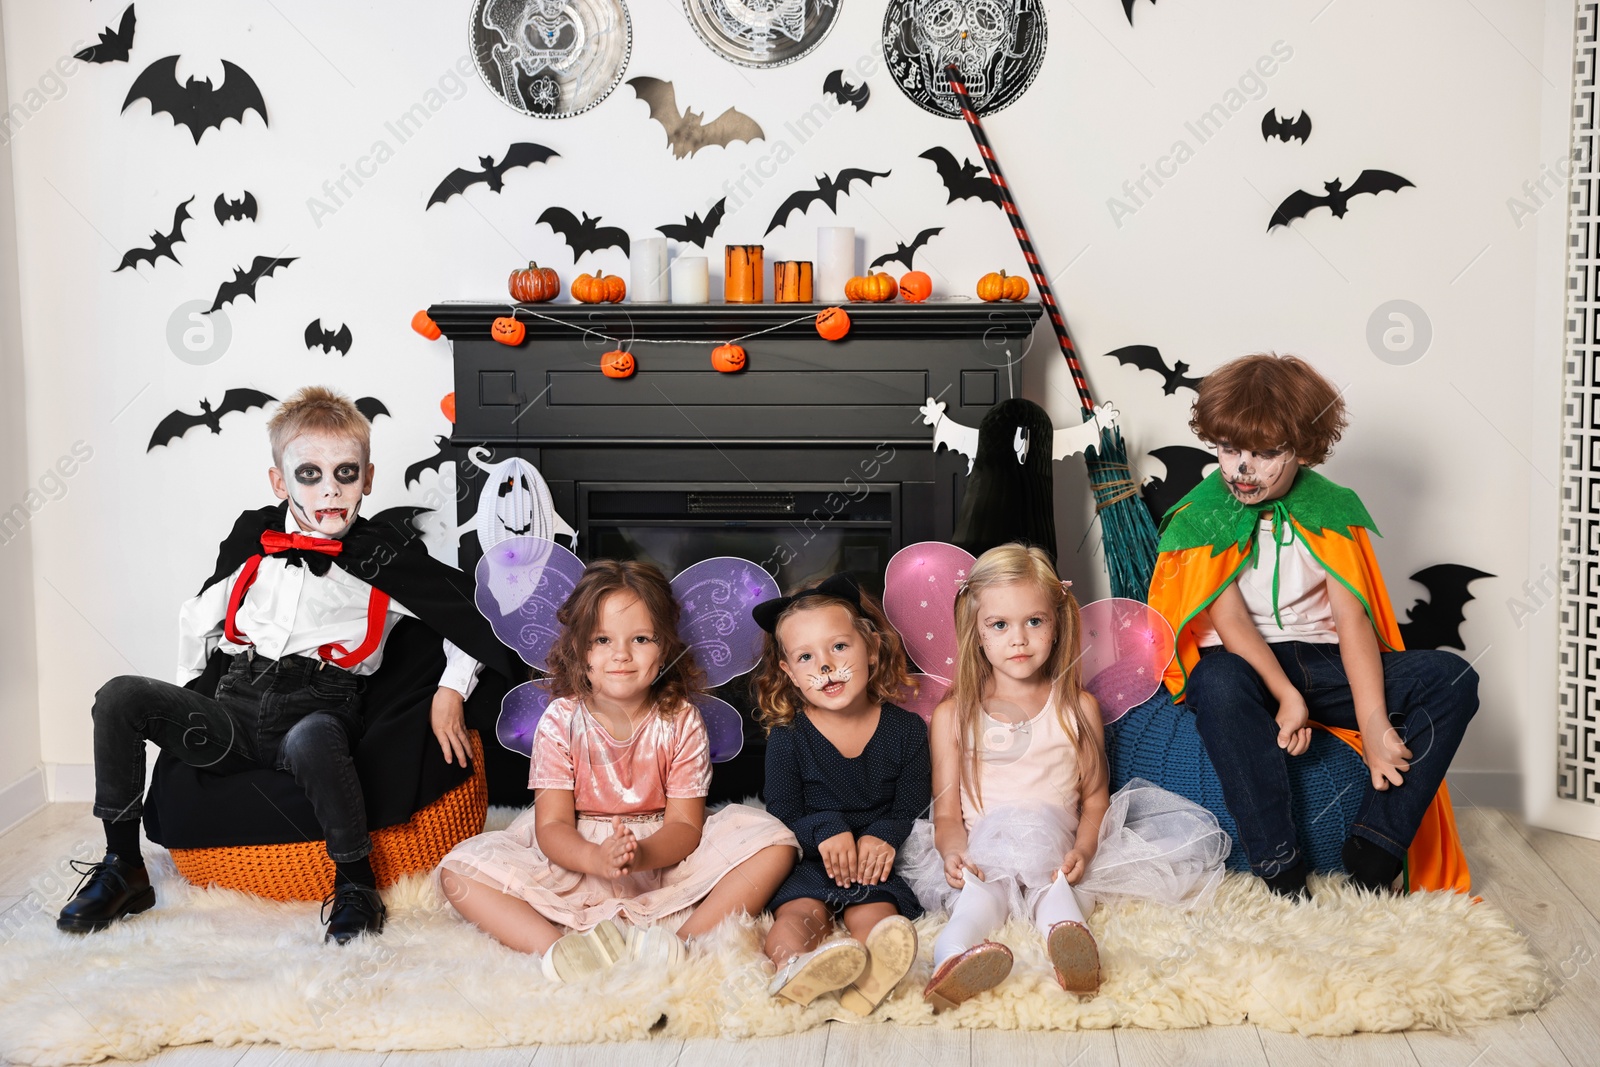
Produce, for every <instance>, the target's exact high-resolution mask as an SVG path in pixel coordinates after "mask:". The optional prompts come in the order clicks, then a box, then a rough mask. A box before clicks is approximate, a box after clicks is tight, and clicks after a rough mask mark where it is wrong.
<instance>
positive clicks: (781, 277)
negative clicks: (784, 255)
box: [772, 259, 811, 304]
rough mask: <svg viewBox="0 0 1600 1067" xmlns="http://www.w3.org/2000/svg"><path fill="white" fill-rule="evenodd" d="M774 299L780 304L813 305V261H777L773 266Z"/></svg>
mask: <svg viewBox="0 0 1600 1067" xmlns="http://www.w3.org/2000/svg"><path fill="white" fill-rule="evenodd" d="M772 299H773V300H774V301H776V302H777V303H779V304H809V303H811V261H810V260H808V259H780V260H775V261H774V262H773V264H772Z"/></svg>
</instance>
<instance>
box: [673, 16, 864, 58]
mask: <svg viewBox="0 0 1600 1067" xmlns="http://www.w3.org/2000/svg"><path fill="white" fill-rule="evenodd" d="M842 2H843V0H684V2H683V9H684V12H685V14H686V15H687V16H688V18H689V24H690V25H692V26H693V27H694V29H695V32H696V33H698V34H699V35H700V39H701V40H702V41H704V42H705V43H706V45H707V47H709V48H710V49H711V50H712V51H713V52H715V53H717V55H719V56H721V57H722V58H723V59H726V60H727V61H728V62H730V63H737V64H739V65H740V66H741V67H781V66H783V65H784V64H785V63H793V62H794V61H795V60H797V59H799V58H800V57H801V56H803V55H805V54H806V53H807V52H809V51H811V50H812V49H813V48H815V47H816V46H817V45H819V44H821V43H822V39H823V38H824V37H826V36H827V35H828V31H829V30H831V29H832V28H833V22H834V19H835V18H836V17H837V16H838V14H839V5H840V3H842Z"/></svg>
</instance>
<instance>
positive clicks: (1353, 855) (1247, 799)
mask: <svg viewBox="0 0 1600 1067" xmlns="http://www.w3.org/2000/svg"><path fill="white" fill-rule="evenodd" d="M1344 426H1345V410H1344V401H1343V400H1342V399H1341V398H1340V396H1339V393H1338V391H1337V390H1336V389H1335V388H1334V387H1333V385H1332V384H1331V383H1329V382H1328V380H1327V379H1325V378H1323V377H1322V376H1321V375H1320V374H1318V373H1317V372H1316V371H1315V370H1314V369H1312V367H1311V366H1310V365H1309V364H1307V363H1305V362H1304V361H1303V360H1300V359H1297V358H1295V357H1293V356H1282V357H1280V356H1273V355H1254V356H1247V357H1245V358H1243V359H1239V360H1235V361H1234V362H1232V363H1229V364H1227V365H1225V366H1223V367H1222V368H1220V369H1219V370H1217V371H1215V372H1214V373H1212V374H1211V375H1209V376H1207V377H1206V378H1205V380H1204V382H1203V383H1202V384H1201V386H1200V389H1199V399H1198V400H1196V402H1195V405H1194V410H1193V413H1192V415H1191V418H1190V428H1191V429H1193V430H1194V432H1195V434H1196V436H1198V437H1199V438H1200V439H1201V440H1202V441H1205V442H1207V443H1208V444H1213V445H1215V446H1216V449H1217V458H1218V461H1219V463H1220V468H1219V469H1218V470H1217V471H1215V472H1213V473H1212V474H1211V475H1210V476H1208V477H1207V478H1205V479H1204V480H1203V481H1201V483H1200V484H1199V485H1198V486H1196V487H1195V488H1194V490H1193V491H1191V492H1190V493H1189V494H1188V495H1187V496H1185V497H1184V498H1183V499H1182V500H1180V501H1179V502H1178V503H1177V504H1175V505H1173V507H1172V509H1171V510H1170V511H1168V512H1167V514H1166V517H1165V518H1164V519H1163V520H1162V523H1161V542H1160V556H1159V558H1158V559H1157V562H1156V570H1155V575H1154V577H1153V578H1152V580H1151V584H1150V606H1151V607H1153V608H1155V609H1156V610H1157V611H1159V612H1160V613H1161V614H1162V615H1163V616H1164V617H1165V618H1166V619H1167V621H1168V622H1169V623H1170V624H1171V625H1172V629H1173V632H1174V633H1176V634H1177V655H1176V656H1175V657H1174V658H1173V662H1172V664H1171V665H1170V666H1169V667H1168V669H1167V675H1166V684H1167V688H1168V689H1169V690H1170V691H1171V693H1172V695H1173V698H1174V699H1175V700H1178V701H1183V702H1185V703H1186V704H1187V706H1188V707H1189V709H1190V710H1191V711H1192V712H1193V713H1194V715H1195V719H1196V725H1197V727H1198V729H1199V733H1200V737H1201V740H1202V741H1203V742H1204V744H1205V747H1206V752H1207V753H1208V755H1209V756H1210V757H1211V762H1212V764H1213V765H1214V766H1215V767H1216V770H1217V775H1218V777H1219V778H1220V779H1221V781H1222V789H1223V795H1224V797H1225V799H1226V800H1227V804H1228V810H1229V811H1230V812H1231V813H1232V814H1233V817H1234V819H1235V821H1237V823H1238V825H1239V836H1240V838H1241V839H1242V843H1243V845H1244V849H1245V853H1246V855H1247V856H1248V858H1249V860H1250V869H1251V870H1252V871H1253V872H1254V873H1255V874H1256V875H1258V876H1259V877H1261V878H1262V879H1263V880H1265V881H1266V883H1267V885H1268V886H1269V887H1270V888H1272V889H1273V890H1274V891H1275V892H1278V893H1281V894H1284V895H1286V896H1290V897H1293V898H1296V899H1304V898H1305V897H1306V896H1307V895H1308V891H1307V889H1306V874H1307V866H1306V862H1305V859H1304V857H1303V856H1302V853H1301V850H1300V847H1299V844H1298V842H1297V840H1296V836H1295V826H1294V821H1293V819H1292V817H1291V815H1290V806H1289V804H1290V791H1289V774H1288V760H1290V759H1292V758H1294V757H1296V756H1298V755H1300V754H1302V753H1303V752H1305V751H1306V749H1307V748H1308V747H1309V746H1310V743H1311V727H1312V726H1316V727H1320V728H1323V729H1327V730H1330V731H1331V732H1333V733H1334V734H1336V735H1337V736H1339V737H1340V738H1341V739H1342V740H1344V741H1346V742H1347V743H1348V744H1350V745H1351V746H1352V747H1353V748H1355V749H1356V750H1357V751H1358V752H1360V753H1361V756H1362V759H1363V761H1364V762H1365V763H1366V765H1367V769H1368V771H1369V772H1370V775H1371V782H1370V783H1369V785H1368V788H1367V790H1366V796H1365V797H1364V798H1363V801H1362V804H1361V808H1360V810H1359V812H1358V814H1357V816H1356V820H1355V823H1354V824H1353V825H1352V826H1351V827H1350V829H1349V833H1348V836H1347V837H1346V839H1345V842H1344V848H1343V853H1342V858H1343V861H1344V866H1345V869H1346V870H1347V871H1348V872H1349V873H1350V877H1351V880H1352V882H1353V883H1354V884H1356V885H1358V886H1361V887H1364V888H1367V889H1371V890H1374V891H1377V890H1383V889H1387V888H1388V887H1390V886H1391V885H1392V884H1393V883H1394V881H1395V879H1396V878H1397V877H1399V875H1400V874H1401V872H1402V870H1406V871H1407V874H1408V879H1407V881H1408V883H1409V885H1410V887H1411V888H1413V889H1443V888H1451V889H1455V890H1458V891H1462V892H1465V891H1466V890H1467V888H1468V886H1469V876H1468V872H1467V865H1466V860H1465V857H1464V856H1463V855H1462V853H1461V845H1460V842H1459V840H1458V838H1457V836H1456V831H1455V821H1454V817H1453V815H1452V813H1451V809H1450V798H1449V792H1448V790H1447V789H1446V787H1445V784H1444V775H1445V770H1446V769H1447V768H1448V767H1449V765H1450V760H1451V758H1452V757H1453V756H1454V755H1455V751H1456V748H1457V746H1458V745H1459V744H1460V742H1461V738H1462V735H1463V734H1464V733H1465V732H1466V728H1467V724H1468V722H1469V721H1471V718H1472V715H1473V713H1474V712H1475V711H1477V708H1478V677H1477V675H1476V674H1475V673H1474V672H1473V670H1472V668H1471V667H1470V666H1469V665H1468V664H1467V663H1465V662H1464V661H1463V660H1462V659H1461V658H1460V657H1459V656H1456V655H1454V654H1452V653H1449V652H1443V651H1434V650H1424V651H1413V652H1406V651H1403V650H1402V645H1401V640H1400V632H1399V628H1398V626H1397V625H1396V622H1395V616H1394V609H1393V607H1392V606H1391V605H1390V603H1389V594H1388V591H1387V590H1386V589H1385V588H1384V584H1383V576H1382V574H1381V573H1380V572H1379V570H1378V562H1377V559H1376V558H1375V557H1374V555H1373V552H1372V545H1371V542H1370V540H1369V537H1368V531H1371V532H1372V533H1376V532H1377V527H1376V526H1374V525H1373V522H1372V518H1371V516H1369V515H1368V514H1367V510H1366V508H1365V507H1364V506H1362V503H1361V500H1360V498H1359V497H1357V496H1356V494H1355V493H1354V492H1352V491H1351V490H1349V489H1346V488H1344V487H1343V486H1340V485H1337V484H1335V483H1334V482H1332V481H1330V480H1329V479H1327V478H1325V477H1323V476H1322V475H1320V474H1318V473H1317V472H1316V471H1314V470H1312V469H1311V468H1312V467H1314V466H1316V465H1317V464H1319V463H1321V462H1322V461H1323V460H1324V459H1325V458H1326V457H1327V454H1328V452H1329V450H1330V449H1331V448H1332V446H1333V444H1334V443H1335V442H1336V441H1337V440H1338V439H1339V437H1340V435H1341V433H1342V432H1343V429H1344ZM1408 863H1409V866H1408Z"/></svg>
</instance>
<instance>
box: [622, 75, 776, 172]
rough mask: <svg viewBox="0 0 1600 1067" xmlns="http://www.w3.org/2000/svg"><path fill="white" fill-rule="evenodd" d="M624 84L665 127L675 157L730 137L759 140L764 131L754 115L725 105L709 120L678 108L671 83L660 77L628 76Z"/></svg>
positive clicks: (723, 143)
mask: <svg viewBox="0 0 1600 1067" xmlns="http://www.w3.org/2000/svg"><path fill="white" fill-rule="evenodd" d="M628 85H629V87H630V88H632V89H633V91H634V92H635V93H637V94H638V96H639V99H640V100H643V101H644V102H645V103H647V104H649V105H650V117H651V118H653V119H655V120H656V121H657V122H659V123H661V128H662V129H664V130H666V131H667V144H668V145H669V146H670V147H671V148H672V154H673V156H675V157H676V158H678V159H682V158H683V157H684V156H692V155H694V154H695V153H696V152H698V151H700V149H702V148H705V147H706V146H707V145H721V146H723V147H724V148H726V147H727V146H728V145H730V144H732V143H733V142H734V141H760V140H763V139H764V138H765V137H766V136H767V135H766V134H765V133H762V132H761V126H760V125H759V124H758V123H757V122H756V120H755V119H753V118H751V117H750V116H749V115H746V114H744V113H743V112H742V111H738V110H736V109H734V108H731V107H730V108H729V109H728V110H726V111H724V112H723V113H722V114H720V115H718V116H717V117H716V118H714V119H712V120H711V121H710V122H701V121H700V120H701V119H702V118H704V116H703V115H701V114H700V113H699V112H697V111H691V110H690V109H688V108H684V110H683V112H682V114H679V112H678V97H677V94H676V93H675V92H673V89H672V83H671V82H668V81H662V80H661V79H660V78H629V79H628Z"/></svg>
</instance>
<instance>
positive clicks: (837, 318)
mask: <svg viewBox="0 0 1600 1067" xmlns="http://www.w3.org/2000/svg"><path fill="white" fill-rule="evenodd" d="M884 277H888V275H884ZM849 332H850V316H849V315H847V314H845V311H844V309H843V308H823V309H822V310H821V311H819V312H817V336H819V337H821V338H822V339H823V340H824V341H837V340H839V339H840V338H841V337H843V336H844V335H845V334H847V333H849Z"/></svg>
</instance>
